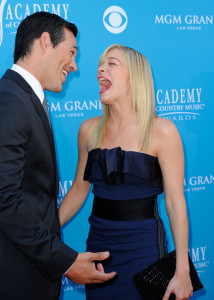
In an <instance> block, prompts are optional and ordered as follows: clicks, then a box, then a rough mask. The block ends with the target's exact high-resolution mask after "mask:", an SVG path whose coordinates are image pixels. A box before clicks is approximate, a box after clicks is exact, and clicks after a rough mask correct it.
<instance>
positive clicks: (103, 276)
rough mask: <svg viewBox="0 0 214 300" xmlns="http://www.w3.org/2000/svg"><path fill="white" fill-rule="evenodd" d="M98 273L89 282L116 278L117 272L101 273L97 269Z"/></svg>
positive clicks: (100, 281)
mask: <svg viewBox="0 0 214 300" xmlns="http://www.w3.org/2000/svg"><path fill="white" fill-rule="evenodd" d="M97 272H98V273H97V274H96V275H95V276H93V278H92V279H91V281H90V282H89V284H91V283H103V282H104V281H107V280H110V279H112V278H114V276H115V275H116V272H111V273H101V272H99V271H97Z"/></svg>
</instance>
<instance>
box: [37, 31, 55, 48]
mask: <svg viewBox="0 0 214 300" xmlns="http://www.w3.org/2000/svg"><path fill="white" fill-rule="evenodd" d="M39 44H40V48H41V49H42V52H43V53H45V52H46V51H47V50H48V49H49V48H50V47H52V43H51V38H50V34H49V33H48V32H43V33H42V34H41V36H40V38H39Z"/></svg>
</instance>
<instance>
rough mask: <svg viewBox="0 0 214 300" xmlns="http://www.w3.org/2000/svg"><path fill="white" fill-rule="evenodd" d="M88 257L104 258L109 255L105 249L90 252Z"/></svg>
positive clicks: (94, 258) (93, 258) (92, 258)
mask: <svg viewBox="0 0 214 300" xmlns="http://www.w3.org/2000/svg"><path fill="white" fill-rule="evenodd" d="M89 254H90V259H91V260H105V259H107V258H108V257H109V255H110V254H109V252H108V251H105V252H97V253H90V252H89Z"/></svg>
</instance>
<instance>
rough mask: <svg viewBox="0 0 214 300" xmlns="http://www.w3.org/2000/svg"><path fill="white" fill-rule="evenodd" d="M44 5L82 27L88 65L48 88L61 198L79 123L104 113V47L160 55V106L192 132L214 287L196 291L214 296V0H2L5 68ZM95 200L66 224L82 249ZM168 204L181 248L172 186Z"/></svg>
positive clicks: (193, 179) (189, 144)
mask: <svg viewBox="0 0 214 300" xmlns="http://www.w3.org/2000/svg"><path fill="white" fill-rule="evenodd" d="M39 10H46V11H49V12H53V13H56V14H59V15H60V16H61V17H62V18H65V19H66V20H69V21H72V22H74V23H75V24H76V25H77V26H78V28H79V35H78V38H77V41H78V47H79V52H78V56H77V64H78V68H79V69H78V71H77V72H76V73H75V74H70V75H69V77H68V78H67V80H66V83H65V84H64V88H63V92H61V93H60V94H54V93H46V96H47V99H48V102H49V110H50V116H51V120H52V124H53V130H54V136H55V141H56V150H57V160H58V166H59V173H60V174H59V175H60V191H59V197H58V204H60V202H61V200H62V198H63V196H64V195H65V193H66V191H67V190H68V189H69V187H70V186H71V185H72V181H73V179H74V174H75V168H76V162H77V133H78V128H79V125H80V124H81V123H82V122H83V121H84V120H85V119H87V118H90V117H93V116H97V115H100V114H101V106H100V103H99V86H98V83H97V80H96V73H97V63H98V59H99V56H100V55H101V53H102V52H103V51H104V49H105V48H106V47H107V46H109V45H110V44H113V43H121V44H124V45H127V46H130V47H133V48H135V49H136V50H138V51H140V52H142V53H143V54H144V55H145V56H146V57H147V58H148V60H149V61H150V63H151V67H152V71H153V75H154V81H155V89H156V111H157V115H159V116H161V117H163V118H167V119H170V120H172V121H173V122H174V123H175V124H176V126H177V128H178V130H179V131H180V134H181V137H182V140H183V145H184V152H185V181H184V191H185V197H186V201H187V208H188V216H189V229H190V236H189V253H190V256H191V257H192V260H193V262H194V264H195V267H196V269H197V271H198V274H199V275H200V278H201V280H202V282H203V284H204V287H205V290H204V291H199V292H197V293H195V295H194V296H193V298H192V299H200V300H213V299H214V285H213V274H214V239H213V227H214V225H213V211H214V159H213V155H214V130H213V128H214V126H213V114H214V1H213V0H203V1H201V0H186V1H185V0H177V1H170V0H162V1H159V0H150V1H148V0H147V1H146V0H134V1H129V0H115V1H112V0H105V1H100V0H93V1H88V0H60V1H57V0H44V1H43V0H35V1H29V0H28V1H27V0H22V1H21V0H0V60H1V67H0V75H1V76H2V75H3V73H4V72H5V70H6V69H7V68H10V67H11V66H12V62H13V59H12V56H13V48H14V38H15V33H16V30H17V26H18V24H19V22H20V21H21V20H22V19H23V18H24V17H25V16H27V15H29V14H31V13H33V12H35V11H39ZM91 206H92V196H91V195H89V197H88V199H87V200H86V202H85V204H84V206H83V207H82V209H81V210H80V212H79V213H78V214H77V215H76V216H75V217H74V218H73V219H72V220H71V221H70V222H69V224H68V225H66V226H65V228H64V229H63V237H64V241H65V242H66V243H68V244H69V245H70V246H71V247H73V248H74V249H76V250H77V251H80V252H82V251H84V250H85V241H86V238H87V233H88V228H89V225H88V217H89V215H90V211H91ZM159 209H160V214H161V217H162V218H163V221H164V223H165V227H166V231H167V238H168V240H169V250H172V249H174V244H173V240H172V236H171V233H170V229H169V222H168V218H167V214H166V212H165V206H164V195H161V196H160V197H159ZM14 280H15V279H14ZM12 286H13V283H12V282H11V288H12ZM69 299H75V300H80V299H81V300H82V299H85V292H84V286H81V285H75V284H73V283H72V282H70V281H68V280H67V279H66V278H63V282H62V292H61V300H69ZM47 300H48V299H47Z"/></svg>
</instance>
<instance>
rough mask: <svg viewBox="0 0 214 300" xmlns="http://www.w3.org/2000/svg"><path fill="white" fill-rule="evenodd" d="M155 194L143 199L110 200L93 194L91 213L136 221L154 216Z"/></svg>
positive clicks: (115, 219)
mask: <svg viewBox="0 0 214 300" xmlns="http://www.w3.org/2000/svg"><path fill="white" fill-rule="evenodd" d="M156 198H157V197H156V196H153V197H150V198H143V199H130V200H112V199H105V198H100V197H97V196H95V197H94V203H93V209H92V214H93V215H94V216H96V217H98V218H101V219H107V220H112V221H137V220H144V219H150V218H154V217H155V215H154V211H155V202H156V201H155V200H156Z"/></svg>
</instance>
